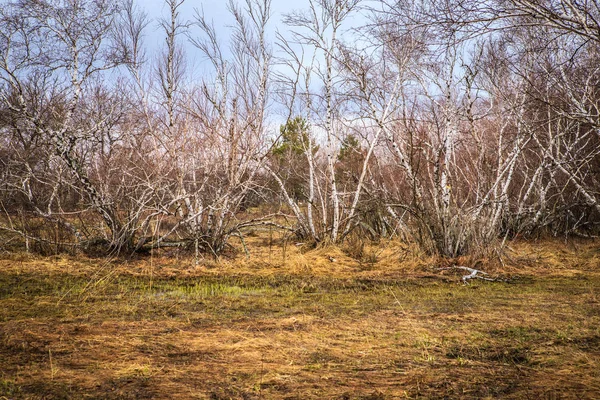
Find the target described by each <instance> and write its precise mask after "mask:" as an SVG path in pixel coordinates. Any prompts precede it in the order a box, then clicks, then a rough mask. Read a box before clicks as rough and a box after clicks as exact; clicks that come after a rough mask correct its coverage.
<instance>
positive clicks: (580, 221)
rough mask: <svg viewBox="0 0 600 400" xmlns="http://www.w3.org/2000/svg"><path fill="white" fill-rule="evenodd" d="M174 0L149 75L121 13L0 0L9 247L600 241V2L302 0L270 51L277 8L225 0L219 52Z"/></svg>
mask: <svg viewBox="0 0 600 400" xmlns="http://www.w3.org/2000/svg"><path fill="white" fill-rule="evenodd" d="M184 1H185V0H165V4H166V6H167V9H168V10H169V13H168V17H167V18H164V19H162V20H160V21H158V22H159V24H160V30H161V33H162V36H163V37H164V43H163V46H162V48H161V51H160V53H159V55H158V56H157V57H156V58H155V59H150V58H149V57H148V56H147V54H148V52H147V46H146V44H145V43H144V38H145V32H146V30H147V29H148V26H149V23H150V20H149V19H148V17H147V16H146V14H145V13H144V11H143V10H142V9H141V8H140V6H139V5H137V4H136V3H135V2H134V0H3V1H1V2H0V5H1V7H0V177H1V178H0V179H1V181H0V211H1V213H2V215H1V217H0V232H3V237H6V238H7V239H6V240H7V241H6V242H5V246H6V245H7V243H10V241H11V240H12V241H17V240H19V241H20V242H21V243H24V244H25V246H26V247H27V249H28V250H32V251H39V252H42V253H49V252H54V251H66V250H76V249H81V250H86V251H101V252H105V253H110V252H112V253H133V252H141V251H147V250H148V249H152V248H161V247H177V248H185V249H187V250H189V251H193V252H195V253H196V255H197V256H198V255H199V254H200V253H209V254H212V255H214V256H217V255H219V254H220V253H222V252H223V251H224V250H226V249H227V247H228V246H229V245H230V243H231V240H232V238H234V237H239V238H241V239H242V240H243V237H244V235H245V233H247V231H248V230H250V229H257V227H261V226H262V227H267V226H268V227H270V228H269V229H281V230H285V231H289V232H290V234H294V235H296V236H297V237H298V239H299V240H303V241H307V242H312V243H339V242H342V241H344V240H346V239H347V238H349V236H351V235H356V234H360V235H361V236H366V237H370V238H373V239H377V238H380V237H392V236H399V237H401V238H403V239H404V240H407V241H412V242H416V243H417V244H418V245H419V246H421V248H422V249H424V250H425V251H427V252H429V253H431V254H439V255H441V256H446V257H456V256H460V255H465V254H472V253H477V252H483V251H486V250H489V249H491V248H496V247H497V246H501V245H502V244H503V242H504V241H506V240H507V239H510V238H512V237H515V236H516V235H524V236H527V235H537V234H541V233H549V234H552V235H588V236H593V235H597V234H598V232H599V230H600V203H599V201H600V182H599V178H600V3H599V2H597V1H595V0H590V1H583V2H581V1H573V0H560V1H559V0H486V1H477V0H472V1H471V0H466V1H465V0H444V1H435V0H417V1H407V0H392V1H389V0H369V1H366V0H310V1H307V4H306V9H305V10H304V11H297V12H293V13H290V14H288V15H286V16H285V17H284V20H283V23H285V24H286V26H287V27H288V28H289V32H288V33H287V34H282V33H277V35H276V38H274V39H273V38H271V37H270V36H269V34H268V32H269V29H268V27H269V26H270V24H272V23H273V21H271V8H270V7H271V5H270V0H245V1H240V2H236V1H234V0H230V2H229V10H230V12H231V15H232V16H233V19H234V21H235V24H234V26H233V27H232V28H231V31H230V36H229V37H228V38H226V39H228V43H229V45H228V47H224V45H223V44H222V43H224V42H225V41H223V38H221V37H220V36H219V35H218V33H217V31H216V30H215V28H214V26H213V25H212V24H211V23H210V22H209V21H208V20H207V19H206V18H205V17H204V15H203V14H202V13H201V12H197V13H196V15H195V16H194V17H193V18H192V19H190V20H184V19H183V18H182V16H181V14H180V10H181V6H182V4H183V3H184ZM355 15H360V16H361V20H364V21H365V23H364V24H363V25H362V26H360V27H356V26H352V29H348V27H349V26H350V25H349V21H350V20H351V19H352V18H353V17H354V16H355ZM189 46H193V47H194V48H195V49H196V50H197V51H199V52H201V53H202V54H203V55H204V57H205V59H206V65H209V66H210V68H211V72H207V73H206V74H205V76H202V77H200V78H196V79H192V76H193V73H192V72H193V71H191V70H190V68H189V67H188V65H189V63H188V62H187V60H188V56H189V55H188V54H186V49H188V48H189ZM275 111H277V112H278V113H279V114H282V115H284V117H283V119H284V120H285V121H286V122H285V123H284V124H282V125H281V127H280V129H279V131H276V132H273V121H274V112H275Z"/></svg>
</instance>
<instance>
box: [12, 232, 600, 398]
mask: <svg viewBox="0 0 600 400" xmlns="http://www.w3.org/2000/svg"><path fill="white" fill-rule="evenodd" d="M246 242H247V243H246V244H247V247H248V249H250V254H249V255H246V254H245V253H244V252H243V250H242V249H241V247H240V249H239V251H238V252H237V255H235V257H234V256H231V257H229V258H226V257H223V258H222V259H220V260H217V261H215V260H212V259H206V260H200V262H199V263H196V261H195V260H193V259H190V258H186V257H181V256H177V255H169V254H164V253H163V254H160V253H155V254H151V255H150V256H148V257H146V258H143V259H136V260H104V259H86V258H74V257H47V258H41V257H34V256H29V255H26V254H5V255H4V256H3V258H2V259H1V260H0V398H7V399H13V398H15V399H16V398H32V399H63V398H104V399H118V398H122V399H127V398H130V399H141V398H164V399H188V398H201V399H229V398H233V399H260V398H264V399H271V398H273V399H310V398H314V399H322V398H324V399H329V398H331V399H396V398H423V399H430V398H434V399H435V398H439V399H442V398H448V399H450V398H465V399H482V398H512V399H522V398H548V399H558V398H561V399H562V398H564V399H568V398H589V399H593V398H598V395H599V394H600V372H598V371H600V328H599V327H600V243H598V242H594V241H567V242H565V241H558V240H544V241H539V242H526V241H520V242H513V243H510V245H509V247H508V248H507V249H506V250H505V251H504V252H502V253H498V254H497V255H495V256H494V255H492V256H490V258H489V259H469V258H463V259H457V260H443V261H442V260H438V259H435V258H433V257H427V256H425V255H424V254H420V253H419V251H418V250H416V249H414V248H412V247H411V246H408V245H405V244H403V243H399V242H394V241H392V242H380V243H378V244H362V245H361V246H362V248H357V246H356V245H353V246H349V245H342V246H341V247H332V246H328V247H321V248H309V246H307V245H305V244H301V243H294V242H293V241H291V240H286V238H285V237H281V238H273V237H264V235H260V234H257V235H254V236H252V237H248V238H246ZM451 265H465V266H469V267H473V268H478V269H481V270H484V271H486V272H488V273H489V274H490V276H498V277H503V278H507V279H508V282H483V281H478V282H472V283H471V284H470V285H463V284H462V283H461V282H460V277H461V275H462V274H461V272H460V271H453V270H451V269H440V268H441V267H447V266H451Z"/></svg>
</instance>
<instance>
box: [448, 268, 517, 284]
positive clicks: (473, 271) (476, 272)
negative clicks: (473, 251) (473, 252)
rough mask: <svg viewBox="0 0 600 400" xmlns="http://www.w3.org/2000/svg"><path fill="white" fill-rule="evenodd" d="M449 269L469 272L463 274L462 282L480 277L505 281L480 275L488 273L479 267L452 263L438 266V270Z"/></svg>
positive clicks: (504, 280) (492, 280)
mask: <svg viewBox="0 0 600 400" xmlns="http://www.w3.org/2000/svg"><path fill="white" fill-rule="evenodd" d="M449 269H462V270H465V271H467V272H470V273H469V275H464V276H463V277H462V278H461V279H462V281H463V283H464V284H468V283H469V282H468V281H469V280H471V279H481V280H483V281H488V282H498V281H502V282H506V279H501V278H487V277H485V276H481V275H488V273H487V272H485V271H481V270H479V269H475V268H469V267H464V266H462V265H453V266H451V267H447V268H438V270H449Z"/></svg>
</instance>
